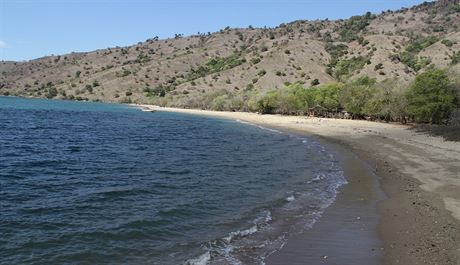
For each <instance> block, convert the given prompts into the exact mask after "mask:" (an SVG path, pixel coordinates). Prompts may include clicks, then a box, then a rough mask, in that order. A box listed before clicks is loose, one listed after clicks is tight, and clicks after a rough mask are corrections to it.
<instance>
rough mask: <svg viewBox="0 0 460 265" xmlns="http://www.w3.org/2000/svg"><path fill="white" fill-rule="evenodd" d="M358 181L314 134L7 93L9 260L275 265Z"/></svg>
mask: <svg viewBox="0 0 460 265" xmlns="http://www.w3.org/2000/svg"><path fill="white" fill-rule="evenodd" d="M345 183H346V180H345V177H344V174H343V171H342V169H341V168H340V164H339V162H338V161H337V155H336V154H335V153H334V150H329V149H328V148H326V147H325V146H323V145H322V144H321V143H320V142H319V141H318V140H317V139H315V138H311V137H307V136H303V135H296V134H294V133H289V132H284V131H279V130H275V129H272V128H264V127H261V126H258V125H254V124H249V123H244V122H241V121H237V120H231V119H223V118H212V117H205V116H198V115H191V114H182V113H170V112H143V111H141V110H140V109H139V108H137V107H135V106H130V105H122V104H107V103H95V102H74V101H64V100H45V99H25V98H15V97H0V264H158V265H169V264H174V265H176V264H179V265H180V264H189V265H192V264H194V265H205V264H264V260H265V258H266V257H267V256H269V255H270V254H272V253H274V252H275V251H278V250H279V249H280V248H282V247H283V245H284V244H285V243H286V242H287V240H289V236H290V235H293V234H297V233H302V232H303V231H305V230H307V229H310V228H311V227H312V226H313V225H314V223H315V222H316V221H318V220H319V219H320V218H321V214H322V212H323V211H324V209H325V208H326V207H328V206H329V205H330V204H331V203H332V202H333V201H334V199H335V197H336V194H337V189H338V187H340V186H341V185H343V184H345Z"/></svg>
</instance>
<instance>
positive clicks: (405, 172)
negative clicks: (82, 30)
mask: <svg viewBox="0 0 460 265" xmlns="http://www.w3.org/2000/svg"><path fill="white" fill-rule="evenodd" d="M141 108H143V109H145V110H155V111H169V112H181V113H188V114H196V115H209V116H213V117H221V118H230V119H234V120H240V121H245V122H249V123H254V124H258V125H262V126H267V127H272V128H279V129H282V130H288V131H291V132H296V133H303V134H308V135H310V136H314V137H319V138H320V139H322V140H323V141H324V142H325V143H326V144H331V145H337V146H339V148H343V149H344V150H346V151H345V152H350V155H345V158H343V159H342V162H343V163H345V164H348V166H345V167H346V168H345V172H346V175H347V178H348V181H349V183H350V184H349V185H345V186H344V188H341V193H340V194H339V196H338V198H337V200H336V203H334V204H333V205H332V206H331V207H330V208H328V209H327V210H326V212H325V213H324V216H323V218H322V219H321V220H320V221H319V222H318V224H316V225H315V226H314V227H313V229H311V230H310V231H308V232H307V233H305V234H304V235H298V236H296V237H295V238H292V239H291V240H288V244H286V246H285V247H284V248H283V249H282V250H280V251H278V252H276V253H275V254H274V255H272V256H270V257H269V258H268V260H267V264H281V262H280V261H284V262H286V261H287V260H289V261H290V262H289V263H284V264H301V262H302V259H303V260H304V261H309V263H308V264H348V263H344V262H347V261H346V259H345V260H343V259H340V255H342V256H343V257H346V256H350V255H355V254H357V253H359V251H358V249H360V248H359V247H358V248H354V249H355V251H354V252H353V253H349V252H347V251H343V249H342V250H340V245H337V244H336V242H337V241H338V240H345V241H350V242H352V241H351V240H364V239H372V237H375V236H373V234H372V233H373V232H375V235H377V236H376V237H378V240H381V243H379V242H378V240H373V241H372V242H370V243H369V246H370V245H372V246H374V245H375V246H379V245H380V248H379V249H375V248H370V247H368V248H366V249H367V251H369V254H368V255H367V256H366V257H364V258H363V259H362V262H359V260H357V259H354V261H353V262H355V263H354V264H369V262H372V263H376V264H379V263H383V264H443V265H449V264H454V265H458V264H460V143H459V142H450V141H444V140H443V139H442V138H440V137H432V136H429V135H427V134H424V133H419V132H416V131H415V130H412V129H411V128H410V127H409V126H404V125H399V124H385V123H376V122H368V121H361V120H336V119H324V118H311V117H300V116H281V115H259V114H255V113H242V112H217V111H203V110H191V109H176V108H161V107H156V106H149V105H142V106H141ZM459 133H460V132H459ZM350 156H356V158H357V159H359V160H360V161H361V162H363V163H364V164H365V165H366V166H364V167H363V166H362V165H361V166H350V165H358V164H359V163H358V164H356V163H357V162H356V161H355V162H350V159H351V158H350ZM347 159H348V162H346V161H347ZM347 167H348V169H347ZM359 168H361V169H359ZM366 171H368V172H367V173H366ZM373 183H374V184H373ZM380 191H383V192H382V194H383V195H379V193H380ZM359 198H361V200H364V201H366V202H367V203H361V204H357V203H356V200H358V199H359ZM363 198H364V199H363ZM353 202H355V203H354V205H355V206H353ZM360 205H361V206H360ZM347 206H350V208H349V209H351V210H349V211H344V210H343V209H344V208H346V207H347ZM363 207H364V208H363ZM366 207H367V208H366ZM341 209H342V210H341ZM340 212H342V214H340ZM351 212H352V213H353V214H350V213H351ZM373 212H375V214H374V213H373ZM358 214H361V215H364V216H357V215H358ZM356 217H358V218H357V219H358V220H360V222H358V223H361V224H362V225H353V223H356V221H354V222H348V223H349V224H351V225H349V226H347V225H346V220H351V219H350V218H356ZM366 217H368V218H367V221H366V220H365V219H366ZM347 218H348V219H347ZM341 219H343V220H341ZM337 225H340V226H341V227H344V229H343V230H342V231H341V232H342V233H326V232H325V231H327V230H330V229H331V228H333V227H334V226H337ZM364 227H367V228H364ZM373 227H375V229H374V228H373ZM359 231H361V232H362V231H369V232H368V233H364V234H363V233H361V232H359ZM315 234H316V235H315ZM354 235H356V237H357V238H355V239H353V237H354ZM337 237H341V238H337ZM312 238H313V239H314V238H317V239H319V240H320V242H322V243H321V244H322V245H323V249H324V248H326V249H327V248H329V249H331V250H330V251H329V253H326V254H323V253H319V252H318V249H313V250H312V249H311V247H310V248H309V247H308V244H309V243H310V244H311V243H312ZM321 244H319V245H321ZM345 245H346V244H345ZM348 245H350V244H348ZM351 245H352V244H351ZM358 245H360V246H361V247H365V246H366V244H362V243H361V244H358ZM334 246H335V248H336V249H334ZM341 252H342V253H341ZM374 252H375V254H374ZM379 252H382V255H383V259H382V261H381V262H380V261H379V260H380V258H379V255H380V254H379ZM299 253H303V256H301V254H299ZM309 253H310V254H309ZM328 254H329V255H328ZM334 254H336V256H337V257H336V258H334ZM369 257H371V258H372V257H374V258H373V259H372V260H373V261H370V260H367V261H366V259H367V258H369ZM314 260H317V262H314ZM356 262H358V263H356ZM304 264H305V263H304Z"/></svg>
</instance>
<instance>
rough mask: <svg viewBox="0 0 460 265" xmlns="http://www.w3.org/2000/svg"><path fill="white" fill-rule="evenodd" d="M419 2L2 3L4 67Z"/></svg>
mask: <svg viewBox="0 0 460 265" xmlns="http://www.w3.org/2000/svg"><path fill="white" fill-rule="evenodd" d="M421 2H423V1H420V0H405V1H398V0H285V1H283V0H268V1H262V0H214V1H212V0H190V1H187V0H170V1H168V0H160V1H155V0H151V1H148V0H132V1H129V0H112V1H111V0H92V1H91V0H0V60H17V61H19V60H29V59H34V58H37V57H41V56H45V55H50V54H63V53H69V52H71V51H90V50H95V49H98V48H107V47H113V46H126V45H131V44H134V43H137V42H139V41H144V40H146V39H148V38H151V37H154V36H159V37H160V38H166V37H170V36H174V34H175V33H182V34H185V35H189V34H194V33H197V32H208V31H211V32H213V31H217V30H219V29H221V28H224V27H225V26H230V27H247V26H248V25H252V26H254V27H263V26H268V27H274V26H277V25H279V24H280V23H283V22H290V21H293V20H297V19H324V18H329V19H336V18H347V17H349V16H352V15H358V14H363V13H365V12H366V11H371V12H373V13H380V12H381V11H383V10H387V9H398V8H400V7H409V6H412V5H415V4H419V3H421Z"/></svg>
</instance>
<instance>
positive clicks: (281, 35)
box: [0, 0, 460, 108]
mask: <svg viewBox="0 0 460 265" xmlns="http://www.w3.org/2000/svg"><path fill="white" fill-rule="evenodd" d="M459 28H460V5H459V0H442V1H437V2H427V3H423V4H421V5H418V6H414V7H411V8H403V9H400V10H397V11H385V12H382V13H381V14H378V15H376V14H371V13H366V14H364V15H361V16H353V17H351V18H349V19H346V20H327V19H326V20H316V21H294V22H291V23H286V24H281V25H279V26H278V27H276V28H253V27H248V28H245V29H236V28H228V27H227V28H225V29H222V30H220V31H219V32H214V33H201V34H196V35H192V36H185V37H184V36H182V35H181V34H176V36H175V37H174V38H170V39H164V40H160V39H158V38H157V37H154V38H151V39H148V40H146V41H143V42H139V43H137V44H136V45H132V46H128V47H114V48H107V49H100V50H96V51H92V52H85V53H70V54H64V55H56V56H46V57H42V58H38V59H35V60H31V61H27V62H10V61H7V62H1V63H0V73H1V75H0V94H3V95H17V96H27V97H48V98H61V99H77V100H97V101H104V102H136V103H155V104H161V105H164V106H178V107H198V108H210V106H209V102H210V101H212V100H213V99H214V98H215V97H217V96H219V95H223V94H231V95H242V94H244V93H249V92H250V91H254V90H257V91H262V92H263V91H268V90H273V89H275V90H276V89H281V88H282V87H283V86H284V85H285V84H290V83H298V84H304V86H307V87H309V86H317V85H318V84H325V83H331V82H337V81H342V82H347V81H348V80H353V79H356V78H359V77H362V76H369V77H371V78H375V79H376V80H377V81H384V80H387V79H396V80H398V82H399V83H404V84H408V83H410V82H412V81H413V80H414V78H415V76H416V75H417V74H418V73H421V72H423V71H425V70H426V69H428V68H431V67H437V68H447V69H448V71H449V72H450V73H454V74H455V73H460V64H459V62H460V30H459Z"/></svg>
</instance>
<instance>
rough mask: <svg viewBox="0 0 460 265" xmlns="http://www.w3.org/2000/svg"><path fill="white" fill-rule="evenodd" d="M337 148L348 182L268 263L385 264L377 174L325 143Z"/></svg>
mask: <svg viewBox="0 0 460 265" xmlns="http://www.w3.org/2000/svg"><path fill="white" fill-rule="evenodd" d="M323 144H325V145H326V146H327V147H328V148H330V149H333V150H335V151H336V155H337V156H338V157H337V158H338V159H339V161H340V163H341V166H342V168H343V169H344V172H345V176H346V178H347V181H348V184H347V185H344V186H342V187H340V189H339V194H338V196H337V198H336V201H335V202H334V203H333V204H332V205H331V206H330V207H329V208H327V209H326V211H325V212H324V213H323V215H322V216H321V219H320V220H319V221H318V222H317V223H316V224H315V225H314V226H313V228H312V229H310V230H307V231H305V232H304V233H302V234H299V235H292V236H290V237H288V241H287V243H286V245H285V246H284V247H283V249H282V250H281V251H278V252H275V253H274V254H273V255H271V256H270V257H268V258H267V259H266V260H265V263H266V264H267V265H285V264H292V265H300V264H302V265H305V264H309V265H320V264H336V265H343V264H375V265H378V264H383V242H382V240H381V239H380V237H379V234H378V224H379V221H380V218H379V214H378V211H377V204H378V202H379V201H380V200H382V199H383V198H384V194H383V191H382V190H381V188H380V185H379V183H378V178H377V176H376V175H374V174H373V172H372V169H371V168H370V167H369V166H368V165H366V164H365V163H363V162H362V161H361V160H360V159H359V158H358V157H356V155H354V154H353V153H351V152H350V151H348V150H346V149H344V148H342V147H340V146H339V145H332V144H328V143H324V142H323Z"/></svg>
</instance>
